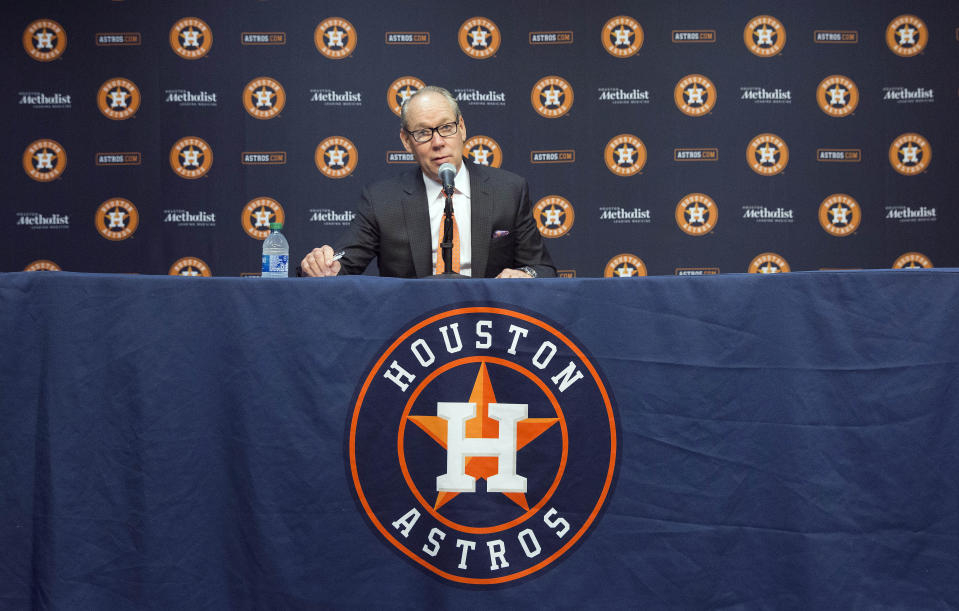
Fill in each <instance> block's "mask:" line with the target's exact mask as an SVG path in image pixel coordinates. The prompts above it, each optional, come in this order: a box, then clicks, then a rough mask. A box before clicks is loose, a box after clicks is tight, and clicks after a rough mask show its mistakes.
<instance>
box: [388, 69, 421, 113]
mask: <svg viewBox="0 0 959 611" xmlns="http://www.w3.org/2000/svg"><path fill="white" fill-rule="evenodd" d="M423 87H426V83H424V82H423V81H421V80H420V79H418V78H416V77H415V76H401V77H400V78H398V79H396V80H395V81H393V82H392V83H390V86H389V88H388V89H387V90H386V105H387V106H389V107H390V110H392V111H393V114H394V115H396V116H397V117H398V116H400V110H401V109H402V108H403V104H406V100H408V99H410V96H411V95H413V94H414V93H416V92H417V91H419V90H420V89H422V88H423Z"/></svg>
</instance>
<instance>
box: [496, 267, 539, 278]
mask: <svg viewBox="0 0 959 611" xmlns="http://www.w3.org/2000/svg"><path fill="white" fill-rule="evenodd" d="M496 277H497V278H532V276H530V275H529V274H527V273H526V272H524V271H523V270H520V269H509V268H506V269H504V270H503V271H501V272H500V273H499V275H498V276H496Z"/></svg>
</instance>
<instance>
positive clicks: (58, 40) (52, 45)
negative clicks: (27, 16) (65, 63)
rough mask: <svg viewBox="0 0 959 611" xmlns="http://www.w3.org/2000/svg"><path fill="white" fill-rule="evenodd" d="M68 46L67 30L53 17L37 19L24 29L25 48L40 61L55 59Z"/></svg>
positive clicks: (28, 53)
mask: <svg viewBox="0 0 959 611" xmlns="http://www.w3.org/2000/svg"><path fill="white" fill-rule="evenodd" d="M66 48H67V32H66V30H64V29H63V26H62V25H60V24H59V23H57V22H56V21H54V20H52V19H37V20H36V21H34V22H32V23H31V24H30V25H28V26H27V29H25V30H24V31H23V50H24V51H26V52H27V55H29V56H30V57H32V58H33V59H35V60H37V61H39V62H49V61H53V60H55V59H56V58H58V57H60V56H61V55H63V52H64V51H65V50H66Z"/></svg>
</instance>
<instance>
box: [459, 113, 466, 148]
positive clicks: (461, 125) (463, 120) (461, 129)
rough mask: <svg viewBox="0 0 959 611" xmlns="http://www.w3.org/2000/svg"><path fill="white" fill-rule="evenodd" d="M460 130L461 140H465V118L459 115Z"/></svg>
mask: <svg viewBox="0 0 959 611" xmlns="http://www.w3.org/2000/svg"><path fill="white" fill-rule="evenodd" d="M460 131H461V132H463V142H466V119H464V118H463V115H460Z"/></svg>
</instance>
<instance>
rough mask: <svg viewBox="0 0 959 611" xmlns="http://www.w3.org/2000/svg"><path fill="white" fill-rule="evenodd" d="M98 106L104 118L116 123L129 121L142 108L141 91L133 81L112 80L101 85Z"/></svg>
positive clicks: (123, 79)
mask: <svg viewBox="0 0 959 611" xmlns="http://www.w3.org/2000/svg"><path fill="white" fill-rule="evenodd" d="M97 106H99V108H100V112H101V113H103V116H104V117H106V118H108V119H113V120H114V121H122V120H123V119H129V118H130V117H132V116H133V115H135V114H136V112H137V110H138V109H139V108H140V89H139V88H138V87H137V86H136V84H134V83H133V81H130V80H127V79H125V78H112V79H110V80H108V81H107V82H105V83H103V84H102V85H100V91H99V92H98V93H97Z"/></svg>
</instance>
